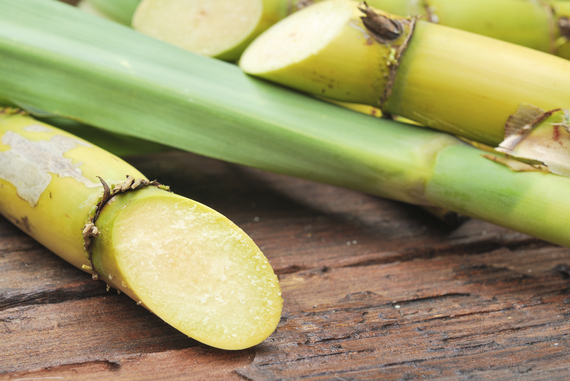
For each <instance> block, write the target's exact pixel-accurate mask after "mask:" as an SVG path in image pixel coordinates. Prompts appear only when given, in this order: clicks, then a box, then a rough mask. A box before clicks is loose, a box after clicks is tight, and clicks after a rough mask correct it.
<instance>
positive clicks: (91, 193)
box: [0, 110, 144, 272]
mask: <svg viewBox="0 0 570 381" xmlns="http://www.w3.org/2000/svg"><path fill="white" fill-rule="evenodd" d="M0 135H1V136H0V138H1V140H0V141H1V143H0V157H1V158H2V163H3V167H2V169H0V210H1V211H2V214H3V215H4V216H5V217H6V218H8V220H10V221H12V222H13V223H15V224H16V225H17V226H18V227H20V228H21V229H22V230H24V231H25V232H26V233H28V234H29V235H30V236H32V237H33V238H34V239H36V240H37V241H38V242H40V243H41V244H42V245H44V246H45V247H47V248H48V249H49V250H51V251H53V252H54V253H56V254H57V255H59V256H60V257H62V258H63V259H65V260H66V261H67V262H69V263H71V264H73V265H74V266H76V267H78V268H80V269H82V270H84V271H87V272H92V271H91V269H90V267H91V263H90V261H89V260H88V255H87V253H86V251H85V249H84V247H83V235H82V230H83V228H84V226H85V224H86V223H87V220H88V218H89V215H90V213H91V212H92V211H93V209H94V207H95V205H96V204H97V203H98V201H99V198H100V197H101V196H102V193H103V188H102V186H101V183H100V181H99V179H98V177H97V176H100V177H102V178H104V179H105V181H107V182H109V183H115V182H124V181H125V177H126V175H131V176H135V177H137V178H144V176H143V175H142V174H141V173H140V172H139V171H137V170H136V169H134V168H133V167H132V166H131V165H129V164H127V163H126V162H124V161H122V160H121V159H119V158H117V157H116V156H114V155H111V154H109V153H108V152H106V151H104V150H102V149H100V148H98V147H96V146H94V145H93V144H91V143H89V142H86V141H84V140H81V139H79V138H77V137H75V136H73V135H71V134H68V133H66V132H64V131H61V130H58V129H56V128H54V127H51V126H49V125H47V124H44V123H41V122H38V121H37V120H35V119H33V118H30V117H29V116H25V115H20V114H10V113H8V112H6V110H4V112H0ZM42 147H47V148H44V150H46V149H47V150H48V151H46V152H51V153H50V154H49V155H48V154H45V153H43V152H42V150H41V148H42ZM33 150H36V151H37V153H34V151H33ZM21 152H30V153H29V158H28V159H27V160H35V161H36V162H38V163H39V162H40V161H41V160H48V159H49V160H51V162H52V163H57V164H54V165H51V166H50V165H47V166H46V165H44V166H43V167H41V168H43V169H35V170H34V171H30V172H29V174H27V173H25V170H26V169H29V168H32V169H34V168H33V167H31V166H29V165H26V163H25V161H26V160H18V157H21V156H22V155H23V154H22V153H21ZM86 162H88V163H90V164H89V165H85V164H83V163H86ZM10 168H18V170H16V169H14V170H13V171H11V170H10ZM52 171H55V173H54V172H52ZM57 171H59V172H60V174H58V172H57Z"/></svg>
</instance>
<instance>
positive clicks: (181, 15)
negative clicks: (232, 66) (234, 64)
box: [132, 0, 263, 58]
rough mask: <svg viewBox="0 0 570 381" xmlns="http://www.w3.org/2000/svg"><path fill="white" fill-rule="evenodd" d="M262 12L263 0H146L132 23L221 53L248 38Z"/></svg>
mask: <svg viewBox="0 0 570 381" xmlns="http://www.w3.org/2000/svg"><path fill="white" fill-rule="evenodd" d="M262 12H263V3H262V1H261V0H241V1H239V2H236V1H235V0H218V1H210V0H143V1H142V2H141V3H140V5H139V6H138V8H137V10H136V12H135V14H134V16H133V22H132V24H133V27H134V28H135V29H136V30H138V31H140V32H142V33H144V34H147V35H149V36H152V37H154V38H157V39H159V40H162V41H165V42H168V43H170V44H173V45H176V46H178V47H180V48H183V49H186V50H189V51H191V52H195V53H198V54H201V55H204V56H210V57H218V56H222V55H224V54H229V51H231V50H232V49H234V48H236V47H237V46H238V45H240V44H241V43H242V42H243V41H244V40H247V38H248V37H249V36H250V35H251V34H252V33H253V32H254V31H255V29H256V27H257V25H258V24H259V22H260V19H261V16H262ZM235 58H237V57H235Z"/></svg>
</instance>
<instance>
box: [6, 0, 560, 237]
mask: <svg viewBox="0 0 570 381" xmlns="http://www.w3.org/2000/svg"><path fill="white" fill-rule="evenodd" d="M30 3H33V5H34V6H33V7H29V6H24V5H22V4H21V3H19V2H12V1H10V0H2V1H0V5H1V6H2V9H3V12H2V13H0V97H4V98H8V99H14V100H17V101H18V102H19V103H24V104H29V105H32V106H34V107H37V108H40V109H44V110H46V111H49V112H52V113H58V114H60V115H64V116H68V117H74V118H76V119H78V120H82V121H84V122H87V123H89V124H92V125H96V126H99V127H100V128H104V129H107V130H110V131H115V132H122V133H126V134H131V135H135V136H138V137H143V138H146V139H150V140H154V141H157V142H161V143H163V144H167V145H171V146H174V147H178V148H181V149H185V150H188V151H193V152H196V153H199V154H203V155H207V156H210V157H215V158H219V159H223V160H227V161H230V162H236V163H241V164H244V165H248V166H252V167H257V168H261V169H265V170H268V171H272V172H278V173H283V174H287V175H293V176H298V177H303V178H308V179H312V180H315V181H322V182H327V183H331V184H335V185H340V186H344V187H348V188H353V189H357V190H362V191H365V192H369V193H372V194H376V195H380V196H384V197H389V198H393V199H395V200H400V201H405V202H410V203H415V204H420V205H432V206H439V207H443V208H448V207H453V208H456V209H457V210H460V211H461V212H462V213H464V214H465V215H467V216H476V217H479V218H483V219H486V220H489V221H493V222H495V223H497V224H499V225H502V226H505V227H508V228H520V229H521V230H523V231H525V232H527V233H529V234H532V235H534V236H536V237H539V238H544V239H549V240H550V241H552V242H555V243H558V244H561V245H566V246H570V236H569V235H568V234H566V233H565V232H564V233H562V234H554V233H553V232H555V231H558V230H557V229H559V226H563V227H564V226H566V227H567V226H569V225H570V213H559V211H560V210H565V209H567V208H570V201H569V200H568V198H564V197H559V198H550V197H540V198H538V199H539V200H540V201H541V204H542V207H541V208H540V211H537V213H538V216H537V215H531V216H530V217H527V218H526V220H524V221H521V219H520V214H519V215H517V214H516V213H514V211H515V210H524V209H525V208H527V205H526V204H527V203H528V202H529V201H528V197H527V194H526V193H525V189H524V188H521V189H520V190H519V191H518V192H514V191H513V192H512V193H510V194H505V193H504V189H503V186H502V185H500V184H499V183H503V184H509V183H516V182H517V181H519V180H518V179H526V180H525V181H527V182H531V181H532V183H533V184H532V185H533V189H535V192H536V193H540V192H542V191H544V192H545V193H544V194H551V192H557V194H558V195H560V194H565V193H567V192H568V191H570V181H569V180H568V179H566V178H562V177H559V176H555V175H552V174H540V175H537V174H529V173H515V172H512V171H510V170H509V169H507V168H506V167H504V166H502V165H500V164H497V163H494V162H491V161H489V160H488V159H485V158H483V157H481V156H480V154H481V153H482V151H479V150H476V149H474V148H471V147H467V146H465V145H464V144H462V143H461V142H459V141H458V140H456V139H454V138H452V137H450V136H449V135H447V134H444V133H439V132H434V131H431V130H428V129H422V128H417V127H413V126H408V125H404V124H399V123H396V122H392V121H388V120H378V119H377V118H374V117H372V116H366V115H362V114H359V113H355V112H352V111H350V110H345V109H343V108H340V107H337V106H335V105H331V104H328V103H325V102H321V101H318V100H315V99H311V98H308V97H306V96H303V95H301V94H298V93H296V92H291V91H288V90H286V89H283V88H280V87H275V86H272V85H271V84H268V83H265V82H264V81H261V80H256V79H254V78H251V77H248V76H246V75H245V74H243V73H242V72H241V71H240V70H239V69H238V68H237V67H235V66H234V65H230V64H227V63H223V62H220V61H216V60H212V59H209V58H205V57H199V56H196V55H193V54H191V53H188V52H184V51H182V50H180V49H176V48H173V47H171V46H168V45H167V44H164V43H160V42H158V41H155V40H153V39H151V38H148V37H146V36H142V35H140V34H138V33H136V32H134V31H132V30H128V29H125V28H121V27H118V26H115V25H113V24H112V23H109V22H107V21H105V20H100V19H97V18H94V17H92V16H89V15H85V14H82V13H81V12H80V11H77V10H75V9H73V8H70V7H66V6H65V5H61V4H58V3H56V2H45V1H42V0H30V1H28V2H27V4H28V5H29V4H30ZM63 21H66V22H63ZM72 31H73V32H74V33H71V32H72ZM14 41H17V43H15V42H14ZM8 74H9V75H8ZM457 147H460V148H457ZM453 165H461V169H460V170H459V169H457V171H459V172H460V174H461V175H462V177H461V179H462V181H458V180H456V178H455V177H453V176H452V174H451V173H450V172H447V171H448V167H452V166H453ZM479 166H482V168H484V171H483V172H484V174H481V173H480V171H479V169H477V168H478V167H479ZM470 173H472V174H473V175H472V176H469V175H468V174H470ZM458 175H459V174H458ZM482 176H483V177H484V178H489V179H498V178H501V182H497V181H493V182H489V184H488V188H486V197H485V198H484V199H483V198H482V197H480V196H479V195H478V188H479V186H480V184H481V183H482V182H483V181H484V179H483V178H481V177H482ZM485 181H486V180H485ZM520 181H522V180H520ZM449 189H457V190H458V191H455V192H451V191H449ZM466 200H467V201H469V200H474V201H473V202H467V201H466ZM477 200H478V201H477ZM507 201H508V202H507ZM532 202H533V204H534V203H535V202H536V199H533V200H532ZM492 204H498V205H502V207H501V208H499V209H495V210H493V209H490V208H489V206H488V205H492ZM529 207H530V206H529ZM536 208H537V209H538V207H536ZM529 210H531V209H529ZM553 214H554V215H553ZM521 226H522V227H521Z"/></svg>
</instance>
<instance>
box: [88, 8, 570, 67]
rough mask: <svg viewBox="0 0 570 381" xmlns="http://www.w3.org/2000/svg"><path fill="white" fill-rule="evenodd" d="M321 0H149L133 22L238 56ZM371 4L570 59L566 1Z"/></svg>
mask: <svg viewBox="0 0 570 381" xmlns="http://www.w3.org/2000/svg"><path fill="white" fill-rule="evenodd" d="M84 1H87V0H84ZM88 1H93V0H88ZM95 1H96V2H98V3H120V2H121V1H125V0H95ZM128 1H129V2H130V1H133V0H128ZM138 1H140V0H138ZM320 1H323V0H239V1H236V0H232V1H230V0H208V1H206V0H169V1H157V0H143V1H142V4H141V7H140V9H139V11H138V12H137V15H136V16H135V17H134V18H133V22H134V26H135V28H137V29H138V30H140V31H142V32H143V33H147V34H149V35H151V36H154V37H157V38H160V39H161V40H163V41H167V42H170V43H173V44H175V45H177V46H180V47H183V48H185V49H187V50H190V51H194V52H197V53H199V54H204V55H208V56H214V57H217V58H221V59H227V60H236V59H237V58H239V56H240V54H241V53H242V52H243V50H244V49H245V48H246V47H247V45H248V43H249V42H251V41H252V40H253V39H254V38H255V37H256V36H257V35H259V34H260V33H261V32H263V31H264V30H265V29H267V28H268V27H269V26H271V25H272V24H273V23H275V22H277V21H279V20H281V19H282V18H284V17H286V16H288V15H289V14H291V13H293V12H295V11H297V10H298V9H301V8H304V7H305V6H307V5H310V4H313V3H316V2H320ZM368 4H369V5H370V6H372V7H374V8H377V9H381V10H383V11H385V12H388V13H392V14H395V15H401V16H419V17H422V18H423V19H425V20H428V21H430V22H434V23H438V24H441V25H446V26H450V27H453V28H457V29H462V30H465V31H468V32H472V33H477V34H481V35H484V36H489V37H492V38H495V39H499V40H503V41H507V42H511V43H514V44H518V45H522V46H526V47H529V48H532V49H537V50H540V51H543V52H548V53H552V54H555V55H559V56H561V57H564V58H566V59H568V58H570V43H568V37H569V36H570V22H569V16H570V4H568V2H566V1H562V0H559V1H527V0H462V1H456V0H370V1H368ZM95 5H97V4H95ZM132 11H133V10H132V9H131V12H132ZM125 17H130V16H124V18H125Z"/></svg>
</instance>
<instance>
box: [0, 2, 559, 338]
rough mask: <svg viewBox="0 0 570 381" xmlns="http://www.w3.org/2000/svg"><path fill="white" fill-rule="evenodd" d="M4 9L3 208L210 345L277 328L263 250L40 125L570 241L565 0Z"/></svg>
mask: <svg viewBox="0 0 570 381" xmlns="http://www.w3.org/2000/svg"><path fill="white" fill-rule="evenodd" d="M313 3H315V4H313ZM477 4H478V5H477ZM0 5H1V6H2V12H0V104H2V105H3V108H2V111H1V112H0V139H1V140H0V142H1V144H0V212H1V213H2V214H3V215H4V216H5V217H6V218H8V219H9V220H11V221H12V222H14V223H15V224H16V225H18V226H20V227H21V228H22V229H23V230H25V231H26V232H27V233H29V234H30V235H31V236H32V237H34V238H35V239H37V240H38V241H39V242H40V243H42V244H43V245H45V246H46V247H48V248H49V249H50V250H52V251H53V252H55V253H56V254H58V255H60V256H61V257H63V258H64V259H66V260H68V261H69V262H70V263H72V264H74V265H75V266H77V267H79V268H81V269H83V270H84V271H86V272H89V273H91V274H92V275H93V276H94V277H96V278H100V279H102V280H104V281H105V282H106V283H107V284H108V285H109V286H110V287H114V288H117V289H118V290H121V291H123V292H125V293H126V294H128V295H129V296H130V297H131V298H133V299H134V300H135V301H136V302H137V303H139V304H141V305H143V306H145V307H146V308H148V309H150V310H151V311H153V312H154V313H156V314H157V315H158V316H160V317H161V318H162V319H163V320H165V321H166V322H168V323H169V324H171V325H173V326H174V327H176V328H178V329H180V330H181V331H182V332H184V333H186V334H187V335H189V336H191V337H194V338H196V339H197V340H200V341H202V342H204V343H207V344H209V345H213V346H216V347H220V348H225V349H241V348H246V347H249V346H253V345H256V344H257V343H259V342H261V341H263V340H264V339H265V338H266V337H268V336H269V335H270V334H271V332H272V331H273V330H274V329H275V327H276V325H277V323H278V321H279V315H280V313H281V303H282V300H281V296H280V291H279V285H278V283H277V278H276V276H275V274H274V273H273V271H272V270H271V267H270V265H269V263H268V262H267V260H266V259H265V257H264V256H263V254H262V253H261V251H260V250H259V249H258V248H257V246H255V244H254V243H253V241H252V240H251V239H250V238H249V237H247V236H246V235H245V234H244V233H243V232H242V231H241V230H240V229H239V228H238V227H236V226H235V225H233V224H232V223H231V222H230V221H228V220H227V219H225V218H224V217H223V216H221V215H219V214H218V213H217V212H215V211H213V210H211V209H209V208H207V207H206V206H204V205H201V204H199V203H196V202H195V201H192V200H188V199H184V198H182V197H179V196H176V195H174V194H172V193H170V192H169V191H168V189H167V187H165V186H163V185H161V184H160V183H159V182H157V181H150V180H148V179H146V178H145V177H144V176H143V175H142V174H141V173H139V172H138V171H137V170H136V169H134V168H132V167H130V166H128V165H127V164H125V163H124V162H122V161H120V160H119V159H118V158H116V157H115V156H112V155H110V154H108V153H106V152H104V151H102V150H100V149H98V148H96V147H94V146H93V144H92V143H91V142H87V141H85V140H81V139H79V138H77V137H74V136H72V135H70V134H68V133H66V132H63V131H60V130H58V129H56V128H55V127H52V126H50V125H48V124H52V125H56V124H57V125H59V126H62V127H63V128H66V129H70V128H73V129H74V131H79V132H80V134H83V136H94V135H98V133H97V132H94V131H100V130H103V131H106V132H107V133H109V138H108V140H106V139H100V141H99V142H98V144H100V145H101V146H102V147H104V148H105V147H107V148H109V149H111V150H113V149H115V148H117V144H116V139H126V140H125V141H128V142H129V144H130V145H131V147H132V148H131V149H130V150H129V151H128V152H130V153H132V152H133V151H137V150H138V152H148V150H155V149H164V147H172V148H177V149H182V150H186V151H190V152H194V153H197V154H201V155H205V156H209V157H213V158H216V159H221V160H226V161H228V162H232V163H239V164H242V165H247V166H251V167H255V168H260V169H263V170H266V171H271V172H275V173H281V174H286V175H291V176H297V177H300V178H305V179H310V180H313V181H319V182H324V183H328V184H334V185H337V186H341V187H347V188H351V189H356V190H359V191H363V192H367V193H370V194H374V195H378V196H382V197H387V198H391V199H394V200H399V201H403V202H407V203H411V204H415V205H419V206H422V207H425V208H428V209H430V210H438V211H440V210H444V211H451V212H453V213H458V214H460V215H464V216H468V217H473V218H478V219H481V220H484V221H488V222H491V223H494V224H497V225H501V226H504V227H507V228H510V229H514V230H517V231H520V232H523V233H526V234H530V235H533V236H535V237H538V238H541V239H544V240H547V241H550V242H553V243H556V244H560V245H564V246H570V237H569V235H568V234H567V230H568V226H570V201H569V200H568V199H567V198H566V197H564V196H565V194H566V193H568V192H569V191H570V179H568V177H567V176H568V175H569V174H570V165H569V160H568V149H569V147H570V133H569V131H570V113H569V111H568V110H567V109H566V108H567V107H569V106H570V90H569V89H570V62H569V61H567V60H565V59H564V58H561V57H566V56H569V57H570V54H568V47H567V45H568V41H567V39H568V35H570V33H569V30H568V27H569V23H568V15H570V6H569V5H566V3H565V2H564V1H549V2H544V3H539V2H526V1H521V0H492V1H491V0H486V1H483V0H470V1H467V0H464V1H462V2H457V1H456V0H454V2H451V1H444V0H440V1H436V0H433V1H426V2H421V3H420V2H417V1H416V2H407V1H403V0H402V1H397V0H377V1H374V2H372V1H369V2H367V3H358V2H352V1H349V0H327V1H292V0H289V1H285V0H281V1H278V0H274V1H260V0H243V1H237V0H219V1H214V0H164V1H160V2H159V1H153V0H143V1H142V2H141V1H140V0H128V1H127V0H83V1H82V2H81V3H80V6H79V7H72V6H68V5H65V4H62V3H59V2H55V1H45V0H26V1H18V2H15V1H12V0H0ZM491 7H496V8H493V9H496V11H493V10H490V9H491ZM567 8H568V9H567ZM84 11H88V12H84ZM386 11H392V12H394V13H399V14H400V15H399V16H394V15H392V14H390V13H387V12H386ZM462 12H463V13H462ZM478 12H479V13H478ZM89 13H96V14H98V15H99V16H103V17H95V16H93V15H92V14H89ZM513 13H514V14H516V15H517V17H516V18H512V17H511V18H508V17H505V15H506V14H513ZM485 17H486V18H485ZM211 18H213V19H214V21H212V20H211ZM462 21H464V22H465V23H464V24H462ZM131 24H132V25H133V26H134V28H131V26H130V25H131ZM440 24H446V25H449V26H444V25H440ZM203 26H205V27H206V29H201V28H202V27H203ZM450 26H453V27H454V28H451V27H450ZM489 26H492V27H491V28H489ZM486 27H487V29H485V28H486ZM456 28H462V29H465V30H467V31H462V30H459V29H456ZM471 32H476V33H478V34H475V33H471ZM493 33H495V34H493ZM482 35H487V36H491V37H496V38H499V39H502V40H505V41H510V42H504V41H499V40H498V39H493V38H489V37H487V36H482ZM513 42H514V43H517V44H519V45H525V46H526V47H523V46H519V45H515V44H513ZM181 47H182V48H183V49H181ZM531 48H533V49H531ZM539 50H542V52H540V51H539ZM556 55H558V56H559V57H557V56H556ZM232 61H237V65H236V63H235V62H232ZM260 78H261V79H260ZM272 82H277V83H279V84H280V85H284V86H286V87H291V88H293V89H295V90H289V89H287V88H285V87H283V86H278V85H275V84H273V83H272ZM297 90H300V91H302V93H301V92H299V91H297ZM326 99H328V100H330V101H326ZM338 102H341V103H338ZM338 104H341V105H343V106H345V107H339V105H338ZM362 105H365V106H362ZM351 109H364V110H366V112H365V113H359V112H354V111H353V110H351ZM371 109H373V110H378V112H379V113H381V114H382V116H383V117H382V118H380V119H379V118H375V117H373V116H370V115H366V113H369V110H371ZM32 116H33V117H35V119H34V118H32ZM40 119H41V120H40ZM401 120H405V121H407V122H409V123H407V122H406V123H403V122H401ZM46 123H48V124H46ZM95 128H97V129H95ZM119 146H120V145H119ZM119 148H120V147H119ZM118 153H121V152H118ZM50 221H61V223H59V222H58V223H50ZM157 253H160V255H158V254H157ZM181 295H182V297H181Z"/></svg>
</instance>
